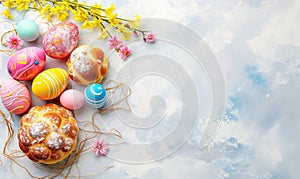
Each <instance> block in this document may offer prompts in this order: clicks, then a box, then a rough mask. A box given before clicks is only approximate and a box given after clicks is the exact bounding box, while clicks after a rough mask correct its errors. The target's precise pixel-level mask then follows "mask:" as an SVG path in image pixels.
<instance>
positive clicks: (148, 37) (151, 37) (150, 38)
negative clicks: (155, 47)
mask: <svg viewBox="0 0 300 179" xmlns="http://www.w3.org/2000/svg"><path fill="white" fill-rule="evenodd" d="M145 39H146V42H149V43H153V42H154V41H155V35H154V34H153V33H149V34H147V35H146V38H145Z"/></svg>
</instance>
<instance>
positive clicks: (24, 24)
mask: <svg viewBox="0 0 300 179" xmlns="http://www.w3.org/2000/svg"><path fill="white" fill-rule="evenodd" d="M16 30H17V33H18V36H19V37H20V38H21V39H23V40H25V41H27V42H32V41H35V40H36V39H37V38H38V37H39V36H40V30H39V26H38V25H37V23H35V22H34V21H32V20H29V19H25V20H22V21H20V22H19V23H18V24H17V28H16Z"/></svg>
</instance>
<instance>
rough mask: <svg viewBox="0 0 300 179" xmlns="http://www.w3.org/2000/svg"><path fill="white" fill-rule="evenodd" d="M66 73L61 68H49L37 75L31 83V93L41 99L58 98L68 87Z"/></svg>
mask: <svg viewBox="0 0 300 179" xmlns="http://www.w3.org/2000/svg"><path fill="white" fill-rule="evenodd" d="M68 82H69V76H68V73H67V72H66V71H65V70H64V69H62V68H50V69H48V70H45V71H43V72H42V73H40V74H38V75H37V76H36V77H35V78H34V80H33V82H32V93H33V94H34V95H35V96H36V97H38V98H40V99H42V100H51V99H54V98H56V97H58V96H59V95H60V94H61V93H62V92H63V91H64V89H65V88H66V87H67V86H68Z"/></svg>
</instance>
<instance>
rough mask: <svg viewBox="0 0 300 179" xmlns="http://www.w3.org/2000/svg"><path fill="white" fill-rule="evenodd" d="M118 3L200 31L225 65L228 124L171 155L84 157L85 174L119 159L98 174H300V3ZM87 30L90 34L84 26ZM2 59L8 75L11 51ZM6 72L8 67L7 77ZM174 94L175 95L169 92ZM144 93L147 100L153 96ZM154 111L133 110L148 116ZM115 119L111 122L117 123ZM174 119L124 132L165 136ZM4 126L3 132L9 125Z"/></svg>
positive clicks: (123, 11)
mask: <svg viewBox="0 0 300 179" xmlns="http://www.w3.org/2000/svg"><path fill="white" fill-rule="evenodd" d="M105 3H107V2H105ZM114 3H115V4H116V7H117V10H118V12H119V14H120V15H122V16H126V17H134V16H135V14H136V13H138V14H140V15H141V16H142V17H144V18H152V17H155V18H163V19H169V20H173V21H176V22H179V23H182V24H184V25H186V26H188V27H190V28H191V29H193V30H194V31H195V32H196V33H197V34H199V36H201V37H202V38H203V39H204V40H205V41H206V43H207V44H208V45H209V46H210V49H211V50H212V51H213V52H214V54H215V55H216V57H217V59H218V61H219V63H220V65H221V68H222V70H223V75H224V78H225V84H226V107H225V111H224V117H223V121H222V123H221V127H220V129H219V131H218V133H217V134H216V136H215V138H214V140H213V141H212V143H210V144H209V145H208V146H207V147H206V148H199V138H201V136H202V132H201V131H202V130H203V128H202V127H201V125H202V123H201V121H200V122H199V124H198V126H196V127H195V129H194V131H193V134H192V135H191V137H190V138H189V139H188V141H187V142H186V143H185V145H184V146H183V147H181V148H180V150H178V151H176V152H175V153H173V154H172V155H171V156H169V157H168V158H165V159H163V160H159V161H156V162H151V163H147V164H134V165H133V164H128V163H124V162H119V161H116V160H113V159H111V158H110V157H103V158H95V157H91V158H88V157H87V158H84V156H83V161H82V163H80V165H79V167H80V168H81V170H82V172H83V173H89V170H92V168H95V167H96V168H101V167H100V166H107V165H114V167H113V168H111V169H109V170H107V171H105V172H103V173H102V174H99V177H102V178H107V179H108V178H120V179H123V178H124V179H133V178H143V179H144V178H145V179H152V178H172V179H181V178H193V179H194V178H195V179H196V178H197V179H198V178H251V179H252V178H255V179H271V178H284V179H285V178H295V179H297V178H299V176H300V171H299V161H300V155H299V151H300V142H299V139H298V138H299V136H300V121H299V116H300V110H299V108H300V97H299V89H300V82H299V81H300V35H299V32H300V23H299V21H300V11H299V8H300V1H298V0H287V1H282V0H223V1H209V0H189V1H185V0H161V1H152V0H144V1H134V0H130V1H127V0H121V1H114ZM82 34H83V35H85V34H84V31H83V33H82ZM183 35H184V34H183ZM88 42H90V41H89V40H83V41H82V43H88ZM103 44H104V45H105V43H103ZM150 48H151V47H150ZM1 57H2V60H1V61H0V65H1V67H2V68H1V71H3V73H4V71H6V69H5V68H6V61H5V59H6V56H5V55H2V56H1ZM54 63H55V62H54ZM49 66H54V64H48V67H49ZM133 70H134V69H133ZM192 70H193V69H191V71H192ZM5 75H7V74H5ZM5 75H4V76H3V75H2V73H1V77H0V80H3V79H4V78H5V77H6V76H5ZM141 84H143V83H141ZM165 85H168V84H165ZM168 92H169V93H172V91H167V92H165V93H168ZM135 94H136V95H137V96H138V94H137V93H135ZM142 96H143V95H142ZM143 97H144V98H145V100H146V99H148V98H147V95H144V96H143ZM137 104H139V103H137ZM142 104H143V103H142ZM147 105H149V104H147ZM133 108H134V106H133ZM147 109H148V108H147ZM147 109H143V110H141V111H139V110H138V109H137V110H136V111H134V112H136V113H137V114H141V115H142V114H144V113H146V114H148V113H150V112H149V111H148V110H147ZM85 110H87V108H84V109H82V110H80V111H79V112H78V114H77V116H78V117H84V116H81V114H79V113H83V112H86V111H85ZM133 110H134V109H133ZM89 112H91V111H89ZM100 118H101V120H102V119H104V117H102V116H101V117H100ZM112 119H113V118H109V120H106V121H105V122H106V123H109V122H112V121H113V120H112ZM167 122H168V121H165V123H163V125H161V126H159V128H157V129H156V131H151V133H147V134H146V135H145V133H143V132H133V131H131V130H126V132H123V133H122V134H123V135H124V137H125V138H126V137H127V138H129V139H130V138H133V139H132V140H133V141H134V142H137V141H140V140H146V141H151V140H152V139H153V138H154V139H159V137H161V136H164V135H165V133H164V132H163V131H166V130H171V129H170V125H171V124H168V123H167ZM16 123H17V121H16ZM107 125H108V124H107ZM203 125H204V124H203ZM0 127H1V130H3V128H4V124H3V123H2V124H1V125H0ZM116 127H120V126H116ZM124 128H125V127H124ZM15 129H16V130H17V126H16V127H15ZM119 129H120V130H121V129H122V127H120V128H119ZM3 140H4V139H3V138H2V137H1V141H3ZM0 146H1V145H0ZM1 147H2V146H1ZM112 149H116V150H117V149H118V148H117V146H116V147H115V148H112ZM157 150H159V149H157ZM133 152H134V151H133ZM0 157H1V160H2V166H1V167H0V173H1V175H2V176H3V177H5V178H15V176H14V175H13V173H12V172H8V171H9V170H10V168H9V161H8V160H7V159H5V157H4V156H3V155H0ZM18 170H20V169H15V171H18ZM99 170H100V169H99ZM19 172H20V173H22V172H23V171H22V170H20V171H19ZM92 173H94V172H92ZM21 176H24V175H21ZM25 176H26V175H25Z"/></svg>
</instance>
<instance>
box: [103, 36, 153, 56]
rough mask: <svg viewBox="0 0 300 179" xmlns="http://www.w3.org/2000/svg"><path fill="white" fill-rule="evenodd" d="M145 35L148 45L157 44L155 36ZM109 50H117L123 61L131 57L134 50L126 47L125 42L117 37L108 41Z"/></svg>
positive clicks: (144, 38)
mask: <svg viewBox="0 0 300 179" xmlns="http://www.w3.org/2000/svg"><path fill="white" fill-rule="evenodd" d="M135 32H136V31H135ZM142 34H143V40H144V42H147V43H154V42H155V35H154V34H153V33H152V32H150V33H148V34H145V33H142ZM134 35H135V37H138V34H137V33H134ZM108 44H109V48H110V49H115V50H116V51H117V52H119V53H120V56H121V59H122V60H126V59H127V57H129V56H130V55H131V54H132V52H133V50H132V49H131V48H129V47H128V46H127V45H124V42H123V41H122V40H121V39H119V38H118V37H117V36H116V35H115V36H113V37H112V38H111V39H109V40H108Z"/></svg>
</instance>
